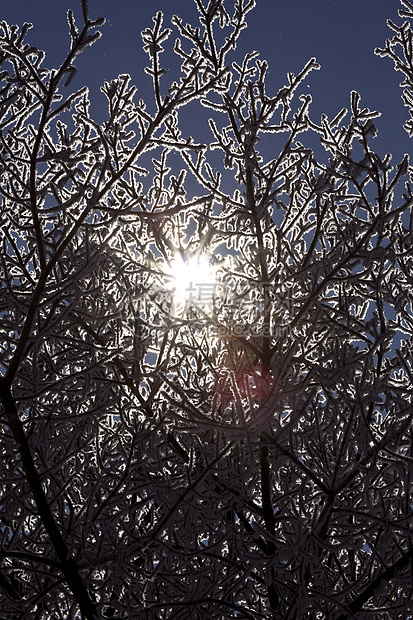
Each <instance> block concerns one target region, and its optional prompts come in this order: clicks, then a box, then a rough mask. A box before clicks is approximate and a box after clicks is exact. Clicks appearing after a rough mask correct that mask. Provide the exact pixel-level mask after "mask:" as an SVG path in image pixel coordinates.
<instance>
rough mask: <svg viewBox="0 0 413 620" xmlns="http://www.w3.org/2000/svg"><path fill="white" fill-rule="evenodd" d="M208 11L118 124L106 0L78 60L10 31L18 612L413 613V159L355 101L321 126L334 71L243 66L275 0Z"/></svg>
mask: <svg viewBox="0 0 413 620" xmlns="http://www.w3.org/2000/svg"><path fill="white" fill-rule="evenodd" d="M195 3H196V6H197V8H198V12H199V25H198V26H197V27H192V26H191V25H188V24H184V23H183V22H182V20H180V19H179V18H178V17H174V18H173V26H174V27H175V29H176V32H177V39H176V42H175V45H174V48H173V49H174V53H175V55H176V56H177V57H178V58H179V60H180V64H181V73H180V75H179V76H178V77H177V78H176V81H173V80H172V81H171V82H170V83H169V84H165V83H164V81H165V77H163V76H164V73H165V71H164V69H163V68H162V64H163V63H162V62H161V54H162V52H163V46H165V45H169V36H170V34H171V30H170V29H165V30H163V25H162V14H161V13H158V14H157V15H156V16H155V17H154V25H153V28H152V29H151V28H147V29H146V30H144V31H143V32H142V37H143V42H144V49H145V51H146V52H147V53H148V56H149V59H150V66H149V67H147V69H146V72H147V73H148V74H149V75H150V76H151V77H152V80H153V99H152V100H151V101H150V100H148V102H146V105H145V102H144V101H142V100H140V101H136V89H135V88H134V87H133V86H131V85H130V78H129V76H127V75H121V76H119V77H118V78H117V79H116V80H113V81H112V82H110V83H106V84H105V85H104V86H103V88H102V91H103V93H104V94H105V96H106V98H107V102H108V115H107V120H106V121H105V122H104V123H103V124H99V123H96V122H95V121H94V120H93V119H92V118H91V115H90V113H89V99H88V91H87V89H86V88H84V89H81V90H78V91H71V90H70V86H71V81H72V78H73V77H74V75H75V73H76V68H75V65H74V61H75V58H76V56H77V55H78V54H79V53H80V52H81V51H83V49H84V48H85V47H87V46H88V45H91V44H93V43H94V42H95V41H96V40H97V38H98V37H99V32H98V31H97V28H99V27H100V26H102V25H103V22H104V20H103V19H98V20H91V19H90V18H89V15H88V10H87V3H86V1H85V0H82V3H81V7H82V13H83V26H82V28H81V29H78V27H77V26H76V24H75V21H74V17H73V14H72V12H71V11H69V13H68V22H69V28H70V36H71V48H70V51H69V53H68V55H67V57H66V58H65V59H64V61H63V63H62V64H61V65H60V67H59V68H58V69H56V70H48V69H45V68H43V60H44V55H43V53H42V52H40V51H39V50H37V49H36V48H34V47H32V46H31V45H29V44H27V43H26V42H25V38H26V35H27V31H28V29H29V26H28V25H27V24H26V25H24V26H23V28H22V30H21V31H20V32H19V31H18V29H17V28H16V27H10V26H8V25H7V24H5V23H3V24H2V26H1V38H0V41H1V50H2V52H1V54H2V55H1V61H2V67H3V72H2V73H1V79H2V89H1V91H0V97H1V100H0V128H1V134H0V140H1V159H0V179H1V181H0V182H1V210H0V213H1V215H0V217H1V220H0V226H1V230H2V233H3V238H2V257H1V260H2V263H1V265H2V266H1V269H2V287H1V289H0V295H1V311H0V321H1V328H2V334H3V338H2V346H1V361H0V364H1V366H0V370H1V375H2V376H1V380H0V381H1V383H0V396H1V403H2V408H1V412H2V425H1V433H2V444H1V445H2V447H1V450H2V452H1V455H2V458H1V461H0V463H1V471H2V484H1V512H0V519H1V525H0V531H1V534H2V548H1V564H0V568H1V570H0V585H1V586H2V591H1V609H2V618H13V619H14V618H36V619H37V618H38V619H39V620H40V619H44V620H46V619H48V618H65V619H66V618H78V617H83V618H87V619H88V620H89V619H92V618H109V617H116V618H146V617H147V618H159V619H160V618H182V619H184V618H185V619H186V618H191V619H196V618H280V619H288V618H290V619H296V618H300V619H301V618H340V619H345V618H353V617H357V615H359V616H358V617H363V618H364V617H374V618H383V619H384V618H389V617H391V618H406V610H409V605H410V604H411V603H409V601H410V600H411V595H412V579H411V566H412V562H413V551H412V541H411V520H412V500H411V486H412V485H411V479H412V459H413V445H412V424H411V421H412V416H413V401H412V382H413V376H412V372H413V369H412V362H413V358H412V348H413V345H412V342H413V340H412V336H413V320H412V307H411V292H410V290H411V288H410V287H411V284H412V273H413V269H412V260H413V259H412V250H411V248H412V244H413V229H412V222H413V217H412V205H413V197H412V192H411V185H410V182H409V181H407V182H406V177H407V175H409V176H408V177H407V178H409V179H410V178H411V174H412V172H413V171H412V169H411V168H410V167H409V159H408V156H407V155H406V156H405V157H404V159H403V161H402V162H401V163H399V164H397V165H396V166H393V165H392V164H391V156H390V155H389V154H388V155H386V156H385V157H384V158H381V157H380V156H379V155H378V154H376V153H375V152H374V150H373V149H372V146H371V142H372V138H374V136H375V133H376V128H375V126H374V123H373V121H374V119H375V118H376V117H378V116H379V113H378V112H372V111H370V110H369V109H368V108H363V107H361V105H360V101H361V100H360V95H359V94H358V93H356V92H352V93H351V100H350V107H349V110H346V109H343V110H341V111H340V112H339V113H338V114H337V116H336V117H335V118H334V119H333V120H331V121H330V120H329V119H328V118H327V117H325V116H323V117H322V118H321V122H320V124H317V123H316V122H314V120H312V119H310V116H309V106H310V103H311V97H310V96H309V95H306V96H300V97H299V99H298V103H297V102H296V93H297V90H299V87H300V85H301V84H302V83H303V81H304V80H305V79H306V77H307V75H308V73H309V72H310V71H311V70H314V69H318V68H319V67H318V65H317V63H316V61H315V59H311V60H310V61H309V62H308V63H307V65H306V66H305V67H304V68H303V70H302V71H301V72H300V73H299V74H298V75H294V74H292V73H289V74H288V76H287V77H288V80H287V84H286V85H285V86H283V87H282V88H281V89H280V90H279V91H278V92H277V93H276V94H269V93H267V91H266V87H265V77H266V71H267V63H266V62H265V61H263V60H260V59H259V56H258V55H257V54H255V53H253V54H249V55H247V56H246V57H245V58H244V59H243V60H242V61H241V62H240V61H232V60H231V55H233V54H234V50H235V47H236V42H237V39H238V37H239V35H240V34H241V32H242V30H243V29H244V28H245V26H246V16H247V14H248V12H249V11H250V10H251V9H252V8H253V5H254V2H253V0H235V2H234V8H233V13H232V14H230V13H228V8H227V7H226V4H225V3H224V1H223V0H209V2H208V3H207V4H206V5H205V4H203V3H202V0H195ZM402 5H403V7H404V9H403V10H402V11H400V14H401V15H402V16H406V17H408V18H409V19H412V17H413V5H411V4H410V2H408V1H407V0H402ZM390 26H391V27H392V28H393V30H394V31H395V33H396V34H395V36H394V37H393V39H392V40H391V41H388V42H387V43H386V47H385V49H384V50H378V51H377V53H379V54H381V55H383V56H386V55H387V56H391V57H392V58H393V60H394V61H395V63H396V68H398V69H401V70H402V71H403V72H404V74H405V83H404V86H406V90H405V94H404V98H405V102H406V103H407V104H408V105H409V107H412V106H411V96H410V94H409V93H410V90H409V88H411V83H412V82H411V70H410V65H411V60H412V58H411V40H412V31H411V29H410V26H409V25H408V23H407V24H405V25H403V26H401V27H399V26H396V25H395V24H393V22H391V23H390ZM398 45H401V46H402V48H403V51H404V59H403V57H401V56H398V55H397V51H396V50H397V46H398ZM188 106H189V107H188ZM191 106H192V107H191ZM194 106H198V107H199V110H201V109H202V108H206V109H207V110H208V116H210V119H209V125H210V130H211V132H212V133H211V136H212V138H211V143H210V144H203V143H201V142H199V143H198V142H197V141H196V140H195V139H194V138H193V137H191V136H188V135H186V133H185V130H184V126H185V123H184V122H183V121H184V120H185V110H186V109H191V110H193V109H194ZM407 129H408V131H410V125H409V124H408V125H407ZM274 134H276V135H274ZM309 136H310V137H309ZM311 136H313V137H312V138H311ZM304 138H305V140H306V141H307V142H308V141H309V142H310V146H305V145H304V144H303V142H304ZM316 138H317V139H321V144H322V145H323V146H324V149H325V153H326V155H325V157H324V158H320V160H317V159H316V157H315V155H314V152H313V150H312V148H311V144H314V140H315V139H316ZM280 144H282V146H281V148H280V147H279V146H277V145H280ZM403 183H404V185H403ZM189 188H191V189H189ZM194 188H196V189H195V190H194ZM190 265H192V266H193V265H195V269H196V270H198V271H196V272H195V275H194V272H192V273H191V274H190V275H188V273H187V275H186V277H187V279H188V278H189V279H188V281H187V282H186V283H185V284H184V285H182V283H180V282H179V278H178V276H177V274H178V272H179V270H180V269H181V268H182V269H185V268H187V269H189V266H190ZM205 266H206V271H201V270H202V269H203V268H204V267H205ZM207 272H208V273H210V274H211V280H207V276H205V275H203V274H204V273H207ZM188 285H189V286H188ZM182 287H183V288H184V289H190V290H183V291H182V290H180V289H181V288H182ZM181 294H182V295H181Z"/></svg>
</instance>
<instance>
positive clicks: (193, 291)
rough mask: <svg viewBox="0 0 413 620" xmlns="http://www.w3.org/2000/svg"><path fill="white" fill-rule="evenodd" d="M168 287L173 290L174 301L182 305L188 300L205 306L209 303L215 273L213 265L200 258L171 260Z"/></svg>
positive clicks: (212, 291) (179, 257)
mask: <svg viewBox="0 0 413 620" xmlns="http://www.w3.org/2000/svg"><path fill="white" fill-rule="evenodd" d="M168 272H169V275H170V282H169V288H170V289H171V291H173V295H174V300H175V303H176V304H178V305H180V306H182V305H185V304H186V303H187V302H188V301H191V300H192V301H193V302H196V303H197V305H201V306H206V305H208V304H210V303H211V301H212V297H213V293H214V287H215V274H214V270H213V267H211V265H210V264H209V263H208V262H207V260H206V259H202V258H189V259H186V258H182V257H181V256H178V257H177V258H175V259H174V260H173V261H172V262H171V266H170V269H169V270H168Z"/></svg>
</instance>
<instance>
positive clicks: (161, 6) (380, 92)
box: [0, 0, 411, 163]
mask: <svg viewBox="0 0 413 620" xmlns="http://www.w3.org/2000/svg"><path fill="white" fill-rule="evenodd" d="M231 5H232V2H228V7H230V6H231ZM400 6H401V5H400V2H399V0H346V1H345V2H343V0H287V1H286V0H257V6H256V8H255V9H254V10H253V11H252V12H251V13H249V20H248V21H249V27H248V29H247V30H244V32H243V34H242V35H241V39H240V45H239V48H238V51H237V52H236V53H235V56H234V59H235V58H237V57H238V59H241V58H242V56H243V54H244V53H246V52H247V51H251V50H257V51H259V52H260V55H261V58H265V59H266V60H267V61H268V62H269V66H270V71H269V74H268V80H267V90H268V91H269V92H270V93H271V94H274V93H275V92H276V91H277V90H278V89H279V88H280V87H282V86H283V85H284V83H285V82H286V73H287V72H288V71H292V72H294V73H298V71H299V70H300V69H301V68H302V67H303V65H304V64H305V63H306V61H307V60H308V59H309V58H311V57H312V56H315V57H316V58H317V61H318V62H319V63H320V64H321V67H322V68H321V71H318V72H312V73H311V74H310V76H309V77H308V78H307V83H306V84H308V87H307V86H306V87H305V89H306V92H310V93H311V94H312V96H313V104H312V108H311V110H312V114H311V116H312V118H313V120H315V121H316V122H319V120H320V115H321V113H322V112H324V113H326V114H327V115H328V116H329V117H330V118H333V117H334V116H335V114H336V113H337V112H338V111H339V110H340V109H341V108H342V107H347V106H348V105H349V94H350V91H351V90H352V89H354V90H357V91H359V92H360V94H361V96H362V105H363V106H367V107H369V108H370V109H377V110H380V111H381V112H382V118H381V119H380V120H379V121H378V122H377V126H378V129H379V138H378V139H376V140H375V143H374V144H375V148H376V150H377V152H378V153H379V154H380V155H384V154H385V152H387V151H390V152H392V153H393V154H394V156H395V157H396V159H400V158H401V157H402V155H403V153H405V152H409V151H411V142H410V141H409V138H408V137H407V134H405V132H404V130H403V129H402V125H403V122H404V121H405V120H406V119H407V118H408V111H407V109H406V108H404V107H403V103H402V101H401V98H400V95H401V89H400V88H399V86H398V84H399V82H400V81H401V79H402V74H401V73H396V72H395V71H394V69H393V65H392V63H391V61H390V60H389V59H380V58H378V57H376V56H375V55H374V53H373V50H374V48H375V47H376V46H380V47H382V46H383V45H384V41H385V39H386V37H389V36H391V32H390V30H389V29H388V27H387V25H386V19H387V18H391V19H392V20H393V21H397V22H400V21H401V20H400V18H399V17H398V16H397V10H398V9H399V8H400ZM68 8H72V9H73V10H74V11H75V15H77V16H78V18H79V23H80V15H81V13H80V4H79V2H77V0H73V1H72V0H11V1H9V2H5V1H4V0H3V2H2V7H1V8H0V18H1V19H5V20H6V21H7V22H9V23H14V24H19V25H21V24H22V23H23V22H24V21H29V22H32V23H33V25H34V28H33V29H32V30H31V31H30V33H29V36H28V41H29V42H30V43H32V44H34V45H36V46H37V47H40V48H42V49H44V50H45V51H46V53H47V57H46V65H47V66H49V67H50V66H56V65H58V64H59V62H60V61H61V59H62V58H63V55H64V53H65V51H66V50H67V48H68V45H69V37H68V27H67V21H66V11H67V9H68ZM89 8H90V16H91V17H92V18H94V17H98V16H103V17H105V18H106V19H107V23H106V25H105V26H104V27H103V29H102V32H103V37H102V39H101V40H100V41H99V42H98V43H96V44H95V45H94V46H93V47H92V48H88V49H87V50H86V51H85V52H84V53H83V54H82V56H81V57H79V59H78V61H77V63H76V64H77V66H78V68H79V73H78V75H77V77H76V78H75V81H74V84H73V85H74V86H78V87H80V86H82V85H84V84H86V85H88V86H90V87H91V97H92V114H95V116H98V117H99V116H100V114H103V107H102V106H105V101H104V98H103V95H102V94H100V93H99V90H98V88H99V86H100V85H101V84H102V83H103V81H104V80H110V79H112V78H114V77H116V76H117V75H118V74H119V73H125V72H126V73H130V74H131V76H132V81H133V83H134V84H135V85H137V86H138V88H139V96H140V97H142V98H144V99H145V96H146V93H147V92H150V91H149V89H150V79H149V78H148V76H146V75H144V74H143V66H144V65H145V64H146V55H145V54H144V53H143V51H142V46H141V37H140V32H141V30H143V29H144V28H145V27H147V26H150V25H151V24H152V21H151V18H152V16H153V15H154V14H155V13H156V11H158V10H161V11H162V12H163V13H164V17H165V21H164V24H165V25H169V20H170V17H171V15H172V14H173V13H176V14H178V15H179V16H180V17H182V18H183V20H184V21H185V22H187V21H189V22H190V23H192V24H194V23H195V21H196V19H197V11H196V8H195V4H194V2H193V0H174V1H171V0H117V1H116V2H114V1H113V0H89ZM171 40H172V39H171ZM163 63H164V66H165V67H167V66H168V57H167V55H166V54H165V55H164V58H163ZM393 161H394V160H393ZM394 163H395V162H394Z"/></svg>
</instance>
